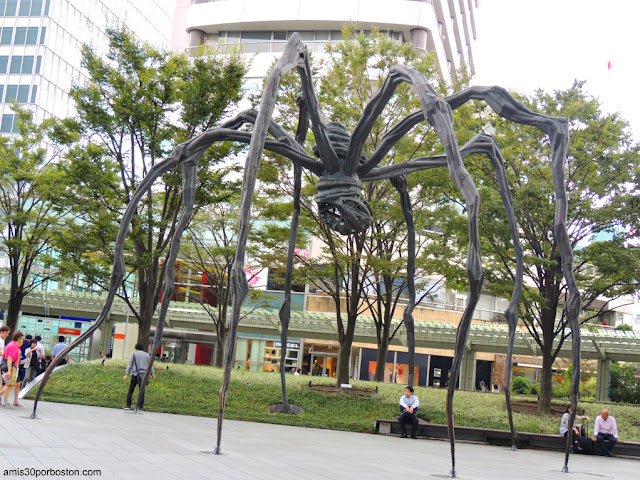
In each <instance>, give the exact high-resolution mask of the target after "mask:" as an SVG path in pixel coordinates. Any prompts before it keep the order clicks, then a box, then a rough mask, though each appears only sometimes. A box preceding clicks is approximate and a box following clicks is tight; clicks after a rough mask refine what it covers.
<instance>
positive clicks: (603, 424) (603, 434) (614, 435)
mask: <svg viewBox="0 0 640 480" xmlns="http://www.w3.org/2000/svg"><path fill="white" fill-rule="evenodd" d="M593 441H594V442H598V444H599V445H600V450H602V455H603V456H604V455H606V456H607V457H613V453H611V450H613V447H614V446H615V444H616V442H617V441H618V424H617V423H616V419H615V418H613V417H612V416H611V415H609V410H608V409H606V408H605V409H604V410H602V413H601V414H600V415H598V416H597V417H596V423H595V425H594V427H593ZM607 443H608V445H607Z"/></svg>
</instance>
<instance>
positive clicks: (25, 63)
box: [21, 55, 33, 73]
mask: <svg viewBox="0 0 640 480" xmlns="http://www.w3.org/2000/svg"><path fill="white" fill-rule="evenodd" d="M21 73H33V55H25V57H24V58H23V59H22V70H21Z"/></svg>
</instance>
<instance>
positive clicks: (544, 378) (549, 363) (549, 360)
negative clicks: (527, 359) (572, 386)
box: [538, 345, 555, 414]
mask: <svg viewBox="0 0 640 480" xmlns="http://www.w3.org/2000/svg"><path fill="white" fill-rule="evenodd" d="M544 347H545V348H543V350H542V371H541V372H540V373H541V376H540V397H539V398H538V411H539V412H540V413H543V414H548V413H550V412H551V385H552V381H553V372H552V370H551V368H552V367H553V362H554V360H555V359H554V358H553V356H552V355H551V346H547V345H545V346H544Z"/></svg>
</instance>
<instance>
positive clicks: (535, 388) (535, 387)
mask: <svg viewBox="0 0 640 480" xmlns="http://www.w3.org/2000/svg"><path fill="white" fill-rule="evenodd" d="M529 395H535V396H536V397H538V396H540V384H539V383H532V384H531V389H530V390H529Z"/></svg>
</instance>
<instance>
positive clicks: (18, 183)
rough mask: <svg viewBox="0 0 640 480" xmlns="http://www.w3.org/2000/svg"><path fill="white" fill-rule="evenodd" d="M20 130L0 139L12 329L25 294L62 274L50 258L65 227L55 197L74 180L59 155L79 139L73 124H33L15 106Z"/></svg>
mask: <svg viewBox="0 0 640 480" xmlns="http://www.w3.org/2000/svg"><path fill="white" fill-rule="evenodd" d="M11 108H12V110H13V112H14V114H15V120H14V122H15V126H16V128H17V132H16V133H15V134H14V135H11V136H4V135H2V136H0V222H1V224H2V226H1V227H0V250H1V251H2V252H3V253H4V254H5V255H6V256H7V257H8V262H7V263H6V265H7V267H6V270H5V269H3V271H0V275H5V274H8V276H9V282H8V283H9V284H10V285H11V293H10V300H9V302H8V303H9V307H8V314H7V321H6V324H7V325H8V326H9V327H10V328H11V329H12V330H13V329H15V327H16V324H17V320H18V313H19V311H20V307H21V305H22V299H23V298H24V296H25V295H27V294H28V293H29V292H31V291H32V290H33V289H35V288H39V287H40V285H42V284H43V283H44V282H46V281H47V280H48V279H51V278H53V277H55V276H56V275H57V274H58V269H57V268H56V267H57V259H56V258H55V257H54V256H53V255H51V254H50V252H49V249H50V247H51V237H52V235H53V233H54V232H55V231H56V230H57V229H58V228H60V226H61V223H62V222H61V220H60V218H59V217H58V216H57V215H56V214H55V211H54V209H53V203H52V202H56V201H57V198H56V197H55V195H52V192H53V191H55V189H56V188H57V186H58V185H68V184H69V181H70V179H69V178H68V176H66V175H65V172H64V171H63V170H62V169H61V168H60V167H59V165H58V163H56V162H57V160H58V157H59V156H60V155H61V154H62V153H63V152H64V151H65V150H66V149H67V148H68V147H69V145H71V144H72V143H73V142H75V141H76V140H77V139H78V131H77V125H76V124H75V122H73V121H69V120H67V121H59V120H56V119H47V120H44V121H42V122H40V123H37V122H34V120H33V114H32V112H31V111H30V110H27V109H24V108H22V107H21V106H19V105H17V104H15V105H12V107H11Z"/></svg>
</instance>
